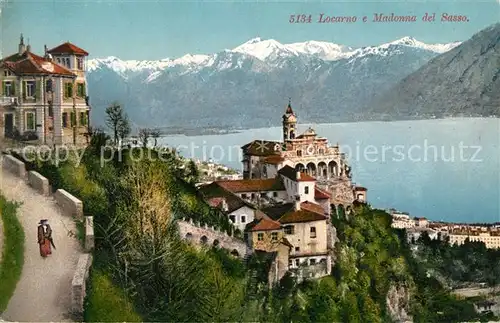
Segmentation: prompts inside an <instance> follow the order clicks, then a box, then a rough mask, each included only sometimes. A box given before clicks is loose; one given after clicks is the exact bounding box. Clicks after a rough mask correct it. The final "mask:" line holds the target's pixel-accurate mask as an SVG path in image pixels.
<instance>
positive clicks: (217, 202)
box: [207, 197, 224, 207]
mask: <svg viewBox="0 0 500 323" xmlns="http://www.w3.org/2000/svg"><path fill="white" fill-rule="evenodd" d="M222 201H224V198H222V197H213V198H210V199H208V200H207V203H208V205H210V206H211V207H218V206H219V205H220V204H221V203H222Z"/></svg>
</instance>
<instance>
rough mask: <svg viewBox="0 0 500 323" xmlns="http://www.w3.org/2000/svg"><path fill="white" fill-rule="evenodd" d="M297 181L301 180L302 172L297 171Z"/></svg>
mask: <svg viewBox="0 0 500 323" xmlns="http://www.w3.org/2000/svg"><path fill="white" fill-rule="evenodd" d="M297 179H300V171H297Z"/></svg>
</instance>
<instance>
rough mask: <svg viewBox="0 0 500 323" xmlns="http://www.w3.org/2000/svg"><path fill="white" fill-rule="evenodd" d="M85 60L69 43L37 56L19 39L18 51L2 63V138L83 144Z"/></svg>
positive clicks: (86, 109)
mask: <svg viewBox="0 0 500 323" xmlns="http://www.w3.org/2000/svg"><path fill="white" fill-rule="evenodd" d="M87 56H88V53H87V52H86V51H85V50H83V49H81V48H79V47H77V46H75V45H73V44H71V43H69V42H66V43H64V44H61V45H59V46H56V47H54V48H52V49H50V50H48V49H47V47H45V53H44V55H43V56H39V55H36V54H35V53H33V52H32V51H31V48H30V45H29V44H28V45H27V46H26V45H25V44H24V39H23V36H22V35H21V38H20V42H19V48H18V51H17V52H16V53H14V54H12V55H9V56H7V57H5V58H3V59H2V60H0V83H1V86H0V110H1V111H0V117H1V120H0V126H1V128H2V129H0V130H1V131H0V137H1V138H4V137H11V138H23V139H24V140H36V142H38V143H40V144H49V145H52V144H54V145H62V144H76V145H81V144H87V142H88V140H87V139H88V133H89V129H88V127H89V120H90V119H89V118H90V106H89V97H88V95H87V82H86V78H85V65H86V61H85V60H86V57H87Z"/></svg>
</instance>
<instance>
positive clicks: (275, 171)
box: [199, 103, 366, 281]
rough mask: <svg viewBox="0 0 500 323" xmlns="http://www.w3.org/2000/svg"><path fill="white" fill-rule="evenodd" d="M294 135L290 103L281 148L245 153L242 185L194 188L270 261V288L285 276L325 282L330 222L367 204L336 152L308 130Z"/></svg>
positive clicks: (257, 144) (277, 144) (254, 147)
mask: <svg viewBox="0 0 500 323" xmlns="http://www.w3.org/2000/svg"><path fill="white" fill-rule="evenodd" d="M296 131H297V116H296V115H295V113H294V112H293V109H292V106H291V104H290V103H289V104H288V106H287V107H286V110H285V113H284V115H283V141H265V140H254V141H252V142H250V143H248V144H246V145H244V146H243V147H242V150H243V157H244V158H243V167H244V178H243V179H240V180H219V181H215V182H212V183H209V184H206V185H202V186H200V187H199V192H200V193H201V195H202V196H203V198H204V199H205V201H206V202H207V203H208V204H209V205H210V206H212V207H214V208H218V209H220V211H221V212H222V213H223V214H225V215H226V216H227V217H228V218H229V220H230V221H231V223H232V224H233V225H234V228H235V230H236V231H237V232H238V233H239V234H241V235H242V236H243V239H244V240H245V242H246V243H247V245H248V247H250V248H251V249H252V250H254V251H255V252H263V253H266V254H269V255H272V257H274V258H273V259H274V260H273V263H274V265H273V266H272V268H274V269H273V270H274V271H273V273H272V276H273V278H272V281H278V280H279V279H280V278H281V277H283V275H284V274H285V273H286V272H288V271H289V272H291V273H292V275H294V276H297V277H298V278H299V279H302V278H319V277H324V276H327V275H330V274H331V268H332V261H333V259H334V257H333V253H334V247H335V241H336V232H335V228H334V227H333V226H332V225H331V217H338V216H343V214H346V213H349V211H350V208H351V206H352V204H353V203H354V202H355V201H358V202H361V203H364V202H365V201H366V189H365V188H364V187H359V186H355V185H353V183H352V182H351V173H350V167H349V165H348V164H347V161H346V157H345V155H344V154H342V153H341V152H340V151H339V147H338V146H333V147H330V146H329V145H328V140H327V139H326V138H322V137H319V136H318V135H317V134H316V132H315V131H314V130H313V129H312V128H309V129H307V130H306V131H305V132H304V133H302V134H300V135H296ZM270 275H271V274H270Z"/></svg>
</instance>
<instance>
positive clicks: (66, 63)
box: [57, 57, 71, 68]
mask: <svg viewBox="0 0 500 323" xmlns="http://www.w3.org/2000/svg"><path fill="white" fill-rule="evenodd" d="M57 62H58V63H59V64H61V65H63V66H65V67H66V68H71V61H70V59H69V57H61V58H57Z"/></svg>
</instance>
